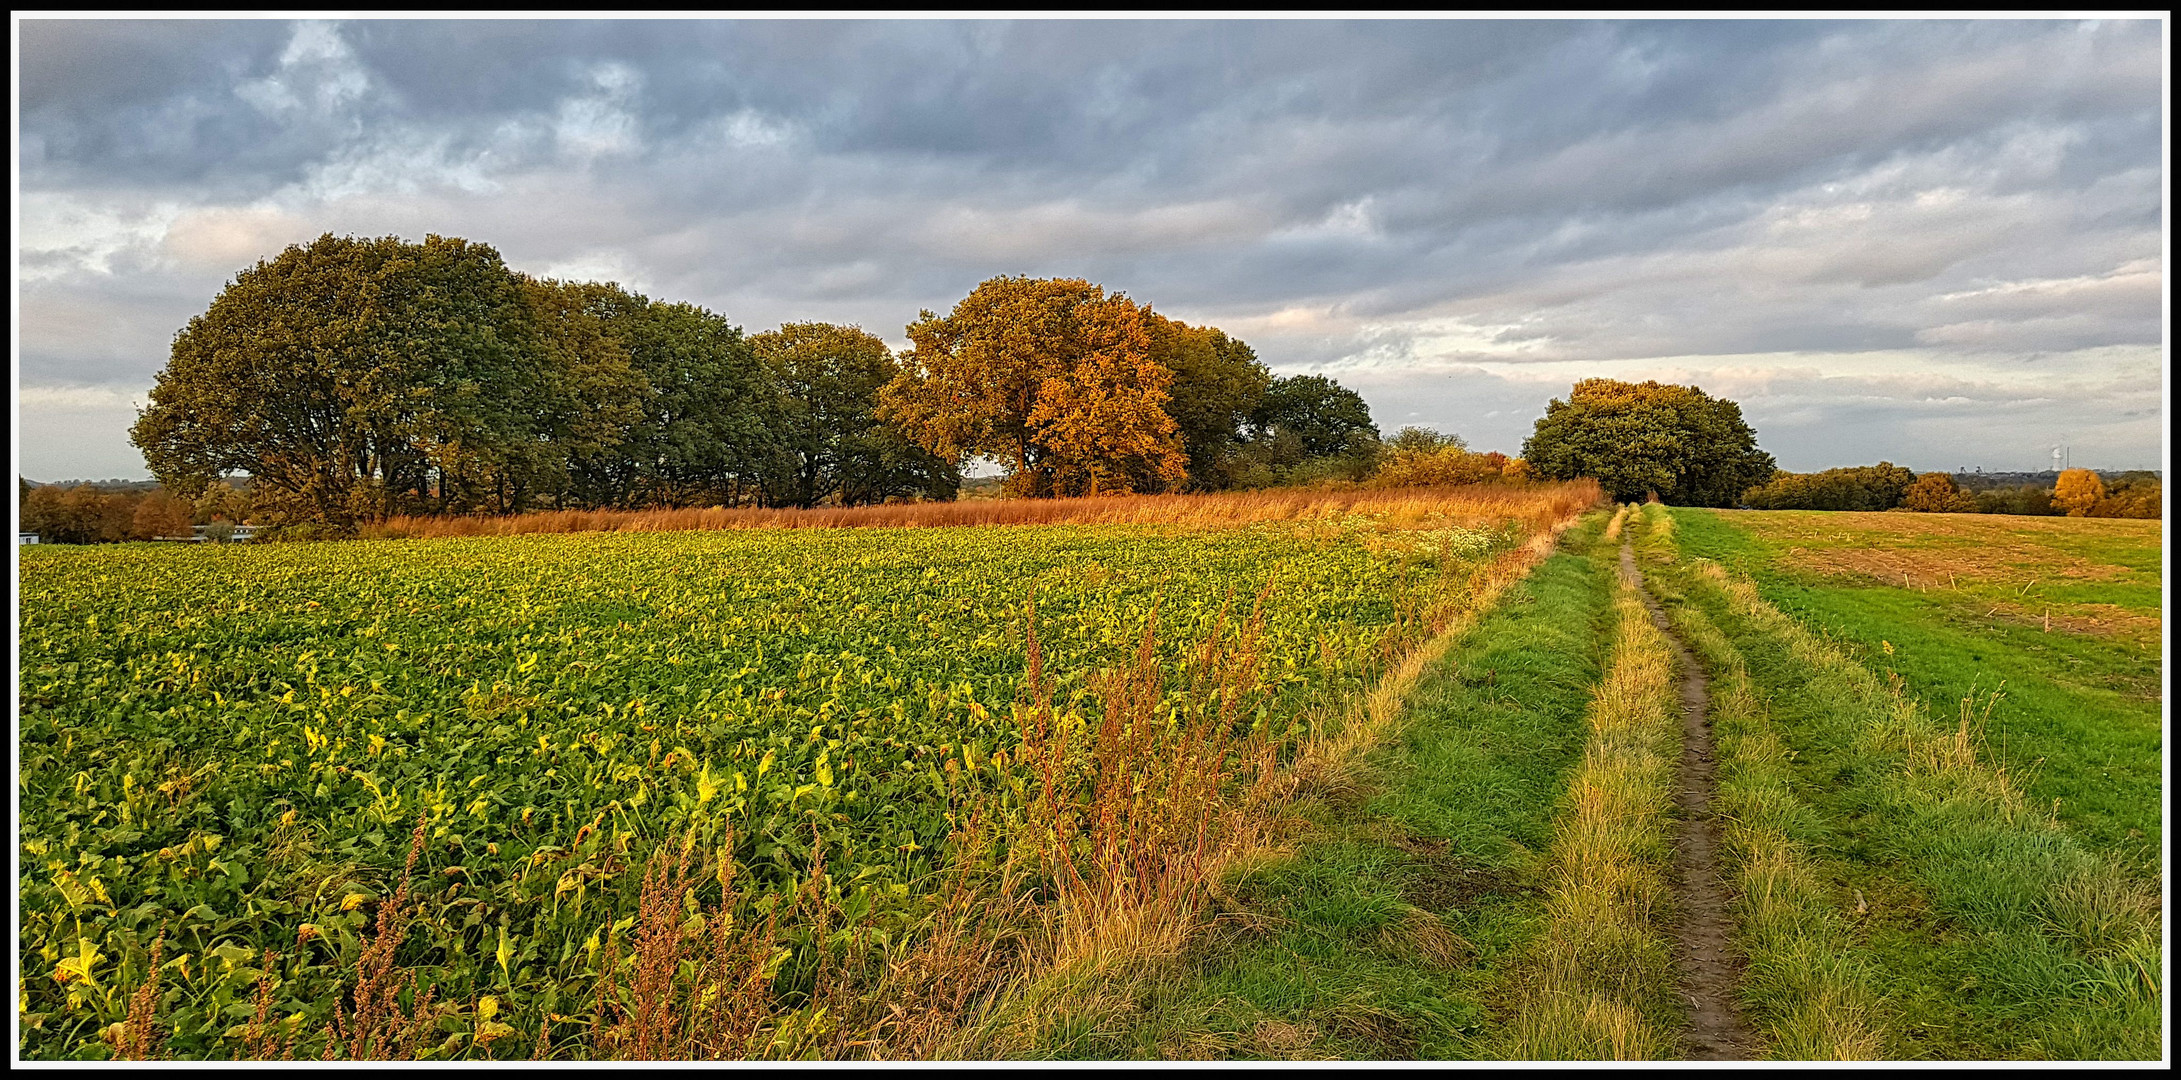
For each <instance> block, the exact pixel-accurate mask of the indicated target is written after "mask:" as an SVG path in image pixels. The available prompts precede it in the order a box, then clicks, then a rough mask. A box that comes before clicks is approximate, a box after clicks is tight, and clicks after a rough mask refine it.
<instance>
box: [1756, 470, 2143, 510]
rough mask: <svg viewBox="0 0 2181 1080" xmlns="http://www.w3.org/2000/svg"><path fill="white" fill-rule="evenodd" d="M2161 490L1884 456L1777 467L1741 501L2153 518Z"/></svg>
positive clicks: (1777, 506) (1788, 506)
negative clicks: (1933, 466) (1865, 461)
mask: <svg viewBox="0 0 2181 1080" xmlns="http://www.w3.org/2000/svg"><path fill="white" fill-rule="evenodd" d="M2047 476H2049V477H2051V479H2050V480H2049V481H2045V477H2047ZM2024 481H2027V482H2024ZM2040 481H2044V482H2040ZM2160 493H2161V484H2160V482H2159V476H2158V474H2157V473H2154V472H2144V471H2129V472H2118V473H2114V474H2112V475H2110V476H2104V475H2101V474H2099V473H2097V472H2095V471H2093V470H2090V469H2068V470H2065V471H2063V472H2055V473H2045V474H2038V473H1942V472H1929V473H1924V474H1922V475H1920V476H1919V475H1917V474H1916V473H1914V472H1911V471H1910V470H1908V469H1904V468H1902V467H1901V466H1899V465H1895V464H1893V463H1892V462H1889V461H1881V462H1879V463H1878V464H1876V465H1861V466H1855V467H1851V468H1844V469H1827V470H1825V471H1824V472H1816V473H1791V472H1785V471H1782V472H1779V473H1776V474H1774V476H1773V477H1772V480H1771V481H1770V482H1769V483H1765V484H1761V485H1759V486H1757V487H1753V488H1750V489H1749V490H1748V491H1746V492H1743V493H1742V505H1744V506H1747V507H1749V508H1750V509H1752V510H1909V511H1917V512H1923V513H1953V514H2031V515H2045V516H2058V515H2066V516H2069V517H2112V518H2155V517H2158V516H2159V513H2160V509H2161V505H2162V504H2161V494H2160Z"/></svg>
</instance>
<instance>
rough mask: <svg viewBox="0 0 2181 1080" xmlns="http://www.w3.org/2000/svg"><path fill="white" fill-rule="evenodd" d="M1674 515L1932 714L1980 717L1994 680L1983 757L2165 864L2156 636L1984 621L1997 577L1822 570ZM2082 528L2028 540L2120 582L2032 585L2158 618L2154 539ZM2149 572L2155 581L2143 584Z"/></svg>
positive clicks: (2133, 861) (2072, 814) (2122, 844)
mask: <svg viewBox="0 0 2181 1080" xmlns="http://www.w3.org/2000/svg"><path fill="white" fill-rule="evenodd" d="M1671 513H1672V515H1673V518H1674V521H1675V525H1676V536H1677V539H1678V541H1679V543H1680V545H1681V549H1682V551H1683V552H1685V553H1686V554H1687V555H1688V556H1690V557H1693V558H1703V559H1710V560H1713V561H1715V562H1718V563H1720V564H1721V565H1722V566H1725V567H1726V568H1727V569H1729V570H1732V571H1734V572H1736V573H1737V574H1740V575H1743V576H1745V577H1747V578H1748V579H1749V580H1750V581H1751V582H1752V583H1754V584H1755V586H1756V588H1757V592H1758V594H1759V595H1760V596H1762V597H1763V598H1764V599H1765V601H1766V602H1767V603H1770V604H1772V605H1773V606H1775V607H1777V608H1779V609H1780V610H1781V611H1782V612H1784V613H1786V614H1788V615H1791V616H1794V617H1796V618H1798V619H1800V620H1802V621H1803V623H1804V624H1805V625H1806V626H1808V627H1810V628H1812V629H1813V630H1816V631H1818V632H1819V633H1821V634H1823V635H1826V636H1828V637H1830V638H1832V639H1833V640H1834V642H1835V643H1836V644H1837V645H1839V646H1840V647H1841V648H1843V649H1844V650H1845V651H1846V652H1847V653H1848V654H1849V655H1850V656H1851V657H1852V658H1854V659H1856V660H1858V661H1859V662H1861V663H1862V664H1863V665H1864V666H1866V667H1869V668H1871V669H1872V670H1873V671H1879V672H1885V671H1889V670H1890V671H1893V672H1897V673H1898V674H1899V675H1900V676H1901V678H1902V679H1903V681H1904V683H1905V686H1906V689H1907V690H1908V691H1909V692H1910V693H1911V694H1912V695H1914V696H1915V697H1916V698H1918V699H1920V700H1921V701H1922V702H1923V703H1924V704H1925V705H1926V706H1927V707H1928V708H1929V709H1930V710H1931V711H1932V712H1933V713H1934V714H1936V715H1940V716H1957V715H1959V710H1960V708H1961V703H1962V701H1963V700H1964V699H1965V698H1973V699H1975V700H1976V701H1977V703H1978V711H1979V715H1981V714H1982V709H1983V705H1984V704H1986V703H1988V702H1989V700H1990V699H1989V695H1990V693H1991V692H1992V691H1993V690H1994V689H1995V688H1998V689H2000V693H2001V696H2000V699H1999V701H1998V703H1997V705H1996V707H1994V708H1992V709H1991V712H1990V722H1989V726H1988V727H1987V729H1986V730H1985V731H1984V732H1983V733H1982V734H1983V737H1984V741H1985V743H1986V747H1985V752H1986V753H1987V755H1988V756H1989V757H1990V758H1991V759H1992V760H1993V761H1994V762H1996V763H1997V764H2000V765H2003V766H2005V767H2006V769H2007V771H2008V773H2009V775H2010V776H2011V777H2012V778H2014V779H2015V780H2016V781H2017V782H2019V783H2020V784H2021V785H2022V788H2023V790H2024V792H2025V794H2026V795H2027V796H2028V797H2029V798H2030V799H2031V800H2032V801H2034V802H2036V803H2037V804H2038V805H2040V806H2045V807H2052V806H2055V805H2056V806H2057V812H2058V814H2059V817H2060V820H2061V821H2063V822H2065V823H2066V824H2067V825H2068V826H2069V827H2070V828H2071V829H2072V830H2074V832H2075V833H2076V835H2078V836H2079V837H2080V838H2081V839H2082V840H2083V841H2084V842H2085V843H2087V844H2089V845H2090V846H2092V847H2095V848H2099V849H2102V850H2106V851H2111V852H2114V853H2116V854H2118V855H2120V856H2121V857H2122V859H2123V861H2124V862H2125V863H2126V865H2128V866H2129V867H2130V868H2131V869H2132V870H2133V871H2134V872H2136V873H2138V874H2143V875H2151V874H2155V873H2157V870H2158V867H2159V856H2160V853H2161V851H2162V850H2163V848H2162V832H2161V828H2160V800H2159V766H2160V762H2161V754H2162V750H2161V746H2162V740H2161V737H2160V732H2159V728H2160V702H2159V700H2158V694H2159V689H2160V687H2159V677H2160V668H2161V658H2160V656H2159V654H2158V651H2157V648H2156V642H2155V640H2154V641H2153V642H2152V643H2151V644H2150V647H2148V648H2146V647H2145V645H2144V643H2143V642H2141V641H2138V640H2136V638H2135V637H2133V636H2130V635H2124V634H2096V633H2078V632H2047V631H2045V630H2044V629H2043V628H2042V626H2041V625H2039V624H2035V623H2032V622H2030V621H2028V620H2025V619H2022V618H2007V617H1997V618H1995V617H1990V616H1989V614H1988V613H1989V612H1990V611H1991V610H1992V608H1993V605H1994V604H1995V603H1997V602H1998V601H1999V600H2001V599H2003V597H1995V596H1988V595H1986V594H1987V593H1989V592H1991V591H1992V589H1991V587H1981V586H1970V587H1966V588H1962V589H1953V588H1928V589H1921V590H1919V589H1909V588H1903V587H1901V586H1899V585H1898V584H1886V583H1883V582H1878V581H1874V580H1870V579H1867V578H1862V579H1859V578H1855V577H1852V576H1850V577H1842V576H1837V575H1836V576H1821V575H1818V574H1815V573H1812V572H1810V571H1809V570H1807V569H1804V568H1800V567H1797V566H1796V565H1795V564H1794V562H1793V560H1792V554H1791V549H1789V548H1788V547H1786V546H1785V542H1784V541H1777V540H1769V539H1767V538H1765V537H1763V536H1760V535H1756V534H1755V533H1753V532H1752V531H1751V529H1748V528H1743V527H1740V526H1738V525H1737V524H1736V521H1737V519H1738V518H1739V517H1740V515H1724V514H1719V513H1716V512H1713V511H1708V510H1694V509H1675V510H1673V511H1671ZM1931 521H1932V519H1931V518H1930V517H1928V516H1926V515H1906V516H1904V518H1903V522H1904V523H1903V525H1902V527H1901V528H1902V530H1903V534H1902V538H1901V543H1902V545H1903V548H1902V550H1904V551H1915V550H1919V544H1922V543H1923V542H1924V541H1925V539H1926V538H1923V537H1921V536H1919V535H1917V533H1916V532H1915V531H1914V528H1915V527H1916V526H1927V527H1928V526H1929V523H1930V522H1931ZM2080 524H2082V525H2083V526H2084V528H2083V529H2081V531H2080V532H2079V533H2077V532H2052V531H2051V530H2047V532H2048V533H2050V535H2049V536H2046V535H2043V534H2040V535H2039V536H2038V537H2035V538H2033V539H2034V540H2036V541H2037V542H2038V543H2040V544H2041V545H2043V546H2048V547H2050V548H2051V549H2052V550H2053V551H2054V553H2055V561H2057V560H2058V559H2059V558H2074V559H2083V560H2089V561H2092V562H2095V563H2097V564H2100V565H2107V566H2115V567H2125V568H2128V569H2129V570H2131V571H2133V572H2134V573H2132V574H2131V575H2130V576H2129V578H2128V579H2127V580H2125V581H2120V582H2099V581H2087V580H2075V581H2069V580H2054V579H2052V578H2050V577H2049V576H2048V577H2045V578H2042V579H2038V580H2037V581H2033V582H2032V583H2031V584H2029V585H2026V586H2024V588H2028V589H2032V590H2034V591H2035V592H2036V593H2038V594H2041V595H2047V596H2048V597H2049V598H2050V599H2051V600H2053V601H2054V602H2059V603H2074V604H2093V603H2095V604H2111V605H2114V606H2116V607H2119V608H2121V609H2124V610H2127V611H2131V612H2140V611H2143V610H2145V609H2146V608H2147V610H2148V612H2149V613H2150V614H2153V615H2156V614H2157V613H2158V611H2159V601H2158V590H2157V587H2156V585H2157V564H2158V557H2159V553H2158V548H2157V545H2156V543H2155V541H2153V542H2152V543H2150V544H2149V545H2148V546H2146V545H2145V543H2144V539H2143V538H2142V537H2141V536H2137V535H2134V534H2133V533H2131V534H2129V535H2126V536H2121V535H2106V534H2105V533H2106V532H2108V531H2110V530H2100V529H2097V528H2093V526H2100V525H2105V524H2108V523H2106V522H2102V521H2086V522H2082V523H2080ZM1941 539H1943V537H1941ZM2024 542H2027V541H2024ZM1932 550H1934V551H1941V549H1937V548H1933V549H1932ZM1941 554H1942V555H1943V552H1941ZM2146 560H2148V561H2146ZM1934 565H1938V564H1937V563H1935V564H1934ZM2145 575H2148V581H2149V582H2150V584H2149V585H2148V586H2146V585H2145V584H2143V582H2142V580H2139V579H2141V578H2143V577H2144V576H2145ZM2146 589H2148V591H2147V592H2146ZM2000 591H2001V592H2011V591H2013V590H2012V589H2011V588H2003V589H2001V590H2000ZM1889 645H1890V646H1891V648H1890V649H1889V648H1888V646H1889Z"/></svg>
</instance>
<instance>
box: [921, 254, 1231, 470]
mask: <svg viewBox="0 0 2181 1080" xmlns="http://www.w3.org/2000/svg"><path fill="white" fill-rule="evenodd" d="M1150 317H1151V316H1150V313H1149V312H1147V311H1146V310H1144V309H1143V308H1142V307H1139V306H1137V305H1136V304H1135V303H1134V302H1133V301H1131V300H1129V299H1128V297H1127V296H1125V295H1123V294H1121V293H1113V294H1111V295H1108V294H1107V293H1106V291H1105V290H1104V289H1103V288H1100V287H1099V286H1097V285H1094V284H1092V283H1090V282H1088V281H1084V280H1082V279H1080V278H1029V277H996V278H992V279H990V280H988V281H986V282H984V283H983V284H981V285H978V286H977V287H976V288H975V289H973V290H971V291H970V294H969V295H968V296H966V297H964V298H962V301H961V302H960V303H958V304H956V305H954V310H953V311H951V312H949V313H948V314H947V315H946V316H945V317H941V316H938V315H935V314H933V313H932V312H930V311H925V312H923V313H922V314H921V315H920V316H919V317H918V319H917V321H916V322H914V323H911V324H910V325H909V327H908V335H909V341H910V343H911V345H912V348H911V349H910V350H909V351H908V352H907V353H905V354H904V355H903V357H902V366H901V372H900V374H899V375H898V376H897V377H895V379H894V380H893V381H892V382H891V383H889V384H887V386H886V388H885V389H884V390H883V391H881V392H880V395H879V415H880V417H881V418H882V419H884V420H886V421H887V422H888V423H891V424H893V425H894V426H895V427H896V428H897V429H899V430H900V431H901V432H902V433H903V434H905V435H907V436H908V437H909V438H910V439H912V440H914V441H915V442H916V443H917V444H918V445H920V446H922V447H924V448H925V449H926V450H929V451H931V452H932V453H934V454H937V455H939V456H940V457H942V458H952V459H959V458H962V457H965V456H968V455H976V454H981V455H986V456H989V457H992V458H995V459H997V460H998V461H999V462H1000V464H1001V465H1003V466H1004V467H1005V468H1006V469H1007V485H1006V487H1007V490H1008V492H1009V493H1010V494H1014V495H1022V496H1032V497H1052V496H1066V495H1105V494H1126V493H1128V492H1132V491H1158V490H1164V489H1165V488H1167V487H1170V486H1172V485H1174V484H1176V483H1178V482H1179V481H1181V480H1182V479H1183V478H1184V477H1185V476H1186V475H1187V465H1188V459H1187V457H1186V456H1185V455H1184V454H1183V453H1182V446H1181V433H1180V429H1179V428H1178V427H1177V426H1176V425H1175V423H1174V420H1173V418H1172V417H1171V416H1169V415H1168V414H1167V411H1166V403H1167V401H1168V388H1169V387H1170V386H1171V385H1172V382H1173V377H1174V376H1173V372H1172V371H1170V370H1168V369H1167V368H1166V367H1165V366H1164V365H1162V364H1160V363H1158V362H1157V361H1155V360H1153V359H1152V358H1151V355H1150V344H1151V339H1150V326H1149V320H1150Z"/></svg>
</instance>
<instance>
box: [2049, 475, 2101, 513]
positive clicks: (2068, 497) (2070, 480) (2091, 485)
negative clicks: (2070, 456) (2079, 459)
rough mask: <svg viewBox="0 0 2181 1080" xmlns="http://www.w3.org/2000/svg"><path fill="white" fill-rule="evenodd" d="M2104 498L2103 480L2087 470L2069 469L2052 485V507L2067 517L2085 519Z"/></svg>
mask: <svg viewBox="0 0 2181 1080" xmlns="http://www.w3.org/2000/svg"><path fill="white" fill-rule="evenodd" d="M2103 498H2105V479H2104V478H2103V477H2100V476H2099V475H2098V474H2097V473H2096V472H2093V471H2092V470H2089V469H2069V470H2067V471H2065V472H2063V473H2061V474H2060V477H2059V479H2058V480H2057V481H2055V482H2054V483H2053V485H2052V505H2054V506H2056V507H2058V508H2060V509H2061V510H2062V511H2065V512H2066V514H2067V516H2069V517H2087V516H2089V514H2090V511H2091V509H2092V508H2093V507H2095V506H2097V505H2098V500H2099V499H2103Z"/></svg>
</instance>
